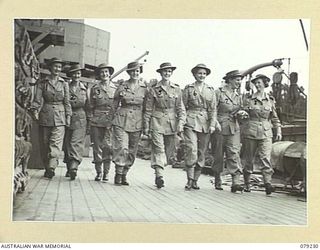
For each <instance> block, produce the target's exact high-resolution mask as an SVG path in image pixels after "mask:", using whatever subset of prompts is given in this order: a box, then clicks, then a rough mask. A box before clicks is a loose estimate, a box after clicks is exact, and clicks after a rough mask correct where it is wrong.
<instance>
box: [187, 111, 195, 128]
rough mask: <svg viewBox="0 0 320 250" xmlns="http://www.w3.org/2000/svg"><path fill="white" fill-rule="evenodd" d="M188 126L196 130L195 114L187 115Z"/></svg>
mask: <svg viewBox="0 0 320 250" xmlns="http://www.w3.org/2000/svg"><path fill="white" fill-rule="evenodd" d="M186 125H187V126H188V127H191V128H194V127H195V126H196V115H195V114H193V113H188V114H187V119H186Z"/></svg>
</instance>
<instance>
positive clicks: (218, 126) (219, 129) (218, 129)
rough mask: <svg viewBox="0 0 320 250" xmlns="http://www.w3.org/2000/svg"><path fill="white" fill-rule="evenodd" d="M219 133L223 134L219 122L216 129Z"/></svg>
mask: <svg viewBox="0 0 320 250" xmlns="http://www.w3.org/2000/svg"><path fill="white" fill-rule="evenodd" d="M215 130H216V131H217V132H221V130H222V129H221V125H220V123H219V122H218V121H217V122H216V129H215Z"/></svg>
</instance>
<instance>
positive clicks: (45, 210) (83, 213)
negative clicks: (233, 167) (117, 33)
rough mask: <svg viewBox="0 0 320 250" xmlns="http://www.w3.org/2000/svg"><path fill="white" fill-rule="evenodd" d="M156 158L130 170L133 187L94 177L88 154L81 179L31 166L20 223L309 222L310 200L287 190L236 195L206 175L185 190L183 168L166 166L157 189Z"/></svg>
mask: <svg viewBox="0 0 320 250" xmlns="http://www.w3.org/2000/svg"><path fill="white" fill-rule="evenodd" d="M149 164H150V162H149V161H145V160H141V159H137V160H136V162H135V164H134V166H133V167H132V169H131V170H130V172H129V174H128V181H129V182H130V186H115V185H114V184H113V175H114V167H113V166H112V167H111V174H110V181H108V182H96V181H94V177H95V171H94V167H93V165H92V163H91V159H89V158H85V159H84V160H83V162H82V164H81V166H80V168H79V171H78V177H77V179H76V180H75V181H70V180H69V178H66V177H64V174H65V167H64V166H62V164H60V165H61V166H59V167H58V168H57V169H56V176H55V177H54V178H53V179H52V180H48V179H46V178H44V177H43V170H36V169H31V170H29V175H30V180H29V183H28V186H27V189H26V190H25V191H24V192H23V193H20V194H18V195H17V196H16V198H15V202H14V205H13V220H14V221H50V222H52V221H54V222H61V221H63V222H139V223H141V222H153V223H215V224H264V225H306V224H307V202H302V201H300V200H299V198H298V197H296V196H293V195H288V194H287V193H283V192H276V193H273V194H272V195H271V196H266V194H265V193H264V192H263V191H261V190H260V191H252V192H251V193H239V192H237V193H231V192H230V185H229V184H228V183H225V185H224V190H223V191H217V190H214V189H213V186H212V184H211V179H212V177H210V176H207V175H201V177H200V180H199V186H200V187H201V189H200V190H192V191H185V190H184V185H185V182H186V174H185V172H184V171H183V170H182V169H176V168H171V167H168V168H166V169H165V177H164V178H165V187H164V188H162V189H157V188H156V187H155V185H154V174H153V170H152V169H151V168H150V165H149Z"/></svg>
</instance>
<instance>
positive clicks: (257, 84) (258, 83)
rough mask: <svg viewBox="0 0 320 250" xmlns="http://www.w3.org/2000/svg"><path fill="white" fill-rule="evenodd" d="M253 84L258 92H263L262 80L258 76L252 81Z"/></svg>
mask: <svg viewBox="0 0 320 250" xmlns="http://www.w3.org/2000/svg"><path fill="white" fill-rule="evenodd" d="M253 84H254V86H255V87H256V89H257V91H258V92H263V91H264V88H265V86H264V82H263V80H262V79H261V78H258V79H256V80H255V81H254V82H253Z"/></svg>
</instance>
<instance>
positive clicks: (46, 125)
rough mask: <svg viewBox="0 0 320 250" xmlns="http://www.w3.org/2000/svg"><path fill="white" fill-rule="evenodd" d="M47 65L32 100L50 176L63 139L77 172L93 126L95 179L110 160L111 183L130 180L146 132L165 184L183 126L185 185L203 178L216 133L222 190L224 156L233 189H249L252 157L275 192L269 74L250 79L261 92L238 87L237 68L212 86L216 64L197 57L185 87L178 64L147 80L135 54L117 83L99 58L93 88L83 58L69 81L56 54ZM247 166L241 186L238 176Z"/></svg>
mask: <svg viewBox="0 0 320 250" xmlns="http://www.w3.org/2000/svg"><path fill="white" fill-rule="evenodd" d="M48 66H49V69H50V73H51V74H50V75H49V76H47V77H46V78H45V79H41V80H40V81H39V83H38V84H37V91H36V94H35V98H34V101H33V104H32V107H31V110H32V111H33V113H34V116H35V117H36V118H37V119H39V125H40V141H41V142H42V143H43V145H42V147H41V155H42V158H43V162H44V164H45V174H44V176H45V177H47V178H50V179H51V178H52V177H53V176H54V174H55V168H56V166H57V165H58V157H59V152H60V150H61V149H62V146H63V150H64V153H65V158H64V161H65V163H66V165H67V173H66V176H67V177H70V179H71V180H74V179H75V178H76V176H77V169H78V166H79V164H80V163H81V160H82V155H83V149H84V144H85V136H86V134H88V133H90V135H91V141H92V143H93V163H94V165H95V170H96V177H95V180H96V181H101V180H104V181H107V180H108V174H109V170H110V163H111V161H113V163H114V164H115V177H114V183H115V184H116V185H129V183H128V180H127V173H128V171H129V169H130V168H131V166H132V165H133V164H134V161H135V158H136V154H137V150H138V143H139V141H140V137H141V135H142V134H145V135H147V136H149V138H150V139H151V142H152V148H151V167H152V168H153V169H154V172H155V185H156V186H157V188H162V187H164V168H165V166H166V165H167V163H168V160H169V159H170V158H171V157H172V153H173V152H174V151H175V148H174V147H175V135H176V134H178V135H179V136H180V137H182V138H184V141H185V154H184V159H185V166H186V173H187V183H186V185H185V189H186V190H191V189H195V190H197V189H200V187H199V185H198V179H199V177H200V174H201V170H202V168H203V167H204V165H205V153H206V151H207V149H208V145H209V143H210V141H211V148H212V153H213V157H214V164H213V166H212V168H213V172H214V177H215V188H216V189H217V190H223V188H222V186H221V176H220V175H221V172H222V171H223V166H224V164H225V166H226V168H227V169H228V171H229V173H230V174H231V176H232V186H231V192H237V191H241V192H242V191H243V190H244V191H245V192H250V174H251V173H252V171H253V164H254V163H255V164H256V166H257V167H259V168H260V169H261V171H262V174H263V178H264V183H265V188H266V193H267V194H271V192H272V190H273V187H272V185H271V177H272V174H273V170H272V167H271V164H270V155H271V146H272V137H273V133H272V127H275V128H276V140H281V124H280V121H279V119H278V116H277V113H276V111H275V103H274V99H273V98H272V97H271V96H269V95H268V94H266V93H265V91H264V89H265V87H267V86H268V84H269V81H270V79H269V78H268V77H267V76H265V75H257V76H256V77H255V78H254V79H253V80H252V83H253V84H254V85H255V87H256V92H255V93H253V94H252V95H245V96H242V95H240V94H239V93H238V91H237V90H238V89H239V87H240V85H241V81H242V78H243V76H242V75H241V73H240V72H239V71H238V70H234V71H231V72H228V73H227V74H226V76H225V77H224V80H225V82H226V84H225V85H224V86H223V87H221V88H219V89H217V90H214V89H213V87H212V86H210V85H208V84H207V83H206V81H205V80H206V77H207V76H208V75H209V74H210V73H211V70H210V69H209V68H208V67H207V66H206V65H204V64H198V65H196V66H195V67H194V68H192V70H191V73H192V74H193V77H194V79H195V81H194V82H193V83H191V84H188V85H186V87H185V88H184V89H183V90H181V89H180V87H179V85H177V84H175V83H173V82H171V80H170V78H171V76H172V74H173V72H174V70H176V67H175V66H173V65H171V63H168V62H166V63H162V64H161V65H160V67H159V69H157V70H156V71H157V72H158V73H159V74H160V75H161V80H160V81H159V82H158V83H156V84H155V85H153V86H149V87H148V86H147V85H146V84H145V82H144V81H143V80H142V78H141V76H140V74H141V73H142V71H143V67H142V65H141V64H139V63H138V62H132V63H129V64H128V65H127V69H126V70H127V73H128V75H129V79H128V80H127V81H125V82H123V83H122V84H121V85H119V86H116V85H115V84H114V83H113V82H112V81H110V77H111V76H112V74H113V73H114V68H113V67H111V66H108V65H106V64H100V65H99V66H98V67H97V68H96V71H95V73H96V79H97V80H98V81H97V83H96V84H94V85H93V86H92V88H91V89H90V91H88V90H87V88H86V87H85V86H84V84H83V83H81V81H80V77H81V70H82V69H81V68H80V66H79V65H73V66H71V67H70V69H69V71H68V77H70V78H71V82H70V83H69V84H68V83H66V82H65V81H64V80H63V79H62V78H61V77H60V76H59V74H60V72H61V69H62V66H63V62H62V61H61V60H59V59H57V58H52V59H51V60H50V62H49V64H48ZM88 93H90V94H88ZM241 124H242V125H241ZM63 138H64V141H63ZM240 138H241V139H242V140H241V142H242V152H243V160H244V162H245V163H244V166H243V167H242V165H241V160H240V149H241V143H240ZM242 172H243V176H244V182H245V185H244V188H243V187H242V186H241V185H240V184H239V182H240V181H239V179H240V175H241V173H242Z"/></svg>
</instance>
